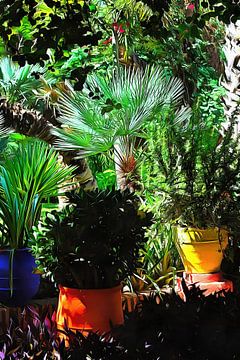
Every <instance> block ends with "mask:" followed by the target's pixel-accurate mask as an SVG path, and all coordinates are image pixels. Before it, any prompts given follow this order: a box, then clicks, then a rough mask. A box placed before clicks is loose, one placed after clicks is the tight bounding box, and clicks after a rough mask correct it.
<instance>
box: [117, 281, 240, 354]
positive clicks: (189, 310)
mask: <svg viewBox="0 0 240 360" xmlns="http://www.w3.org/2000/svg"><path fill="white" fill-rule="evenodd" d="M185 296H186V302H184V301H183V300H182V299H181V298H180V297H179V296H178V295H177V294H171V295H168V294H166V295H163V296H162V298H160V297H159V296H157V297H150V298H148V299H147V298H146V299H145V301H144V302H143V303H141V305H140V309H139V308H137V310H136V312H135V313H132V314H131V313H130V314H129V315H128V319H126V320H125V325H124V326H123V327H122V329H120V330H119V331H118V340H119V342H120V344H121V345H123V346H124V348H127V349H128V354H129V356H131V359H138V360H158V359H161V360H175V359H183V360H193V359H196V360H215V359H219V360H220V359H221V360H230V359H239V357H240V344H239V336H240V301H239V300H240V299H239V295H236V294H234V293H226V294H224V296H223V294H220V295H219V294H218V295H211V296H208V297H205V296H203V295H202V293H201V291H200V290H198V289H195V288H193V289H192V290H190V291H189V290H188V289H185Z"/></svg>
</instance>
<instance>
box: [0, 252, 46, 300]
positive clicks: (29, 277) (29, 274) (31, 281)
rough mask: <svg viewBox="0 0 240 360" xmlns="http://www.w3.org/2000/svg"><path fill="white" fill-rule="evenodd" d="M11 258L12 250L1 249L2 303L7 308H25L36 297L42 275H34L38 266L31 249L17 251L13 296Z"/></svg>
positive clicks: (15, 255)
mask: <svg viewBox="0 0 240 360" xmlns="http://www.w3.org/2000/svg"><path fill="white" fill-rule="evenodd" d="M10 258H11V250H6V249H4V250H3V249H0V303H3V304H5V305H7V306H23V305H25V304H27V302H28V301H29V300H30V299H32V297H33V296H34V295H36V293H37V291H38V289H39V285H40V275H39V274H33V270H34V269H35V268H36V267H37V265H36V262H35V259H34V257H33V256H32V254H31V253H30V252H29V249H27V248H25V249H16V250H15V251H14V256H13V261H12V269H13V287H12V288H13V292H12V296H11V287H10V271H11V260H10Z"/></svg>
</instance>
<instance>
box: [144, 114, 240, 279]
mask: <svg viewBox="0 0 240 360" xmlns="http://www.w3.org/2000/svg"><path fill="white" fill-rule="evenodd" d="M170 124H171V118H170V117H169V122H165V125H164V123H162V124H161V127H160V126H159V125H158V124H156V123H155V124H154V125H152V128H151V129H150V130H149V141H148V144H149V154H152V155H153V157H150V161H149V169H148V170H149V171H150V172H151V179H152V181H151V182H149V183H148V184H147V185H146V188H145V191H147V192H148V194H149V193H150V194H151V196H153V197H154V196H158V197H160V198H161V199H162V201H161V204H160V205H159V202H158V205H159V206H160V210H159V211H160V214H161V215H160V217H161V219H162V220H163V221H166V222H171V223H172V224H174V225H176V227H175V230H176V233H177V237H176V240H177V241H176V244H177V247H178V249H179V253H180V256H181V259H182V261H183V264H184V268H185V272H186V273H188V274H189V273H190V274H209V273H210V274H212V273H218V272H219V270H220V265H221V261H222V258H223V252H224V250H225V248H226V246H227V244H228V238H229V233H230V232H231V233H232V232H236V231H239V224H240V202H239V176H240V144H239V135H238V136H235V137H234V126H235V121H232V124H231V126H230V127H229V129H228V130H227V131H226V132H225V133H223V134H222V135H220V133H219V131H218V129H217V127H216V126H215V127H214V126H213V124H210V125H211V126H209V124H204V123H203V122H201V121H197V119H191V120H190V121H189V123H188V124H186V126H185V127H183V128H182V129H179V128H177V127H175V126H174V125H170Z"/></svg>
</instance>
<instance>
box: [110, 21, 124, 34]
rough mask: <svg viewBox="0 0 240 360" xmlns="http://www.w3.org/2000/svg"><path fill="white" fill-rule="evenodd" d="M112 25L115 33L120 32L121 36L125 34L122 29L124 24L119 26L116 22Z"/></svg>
mask: <svg viewBox="0 0 240 360" xmlns="http://www.w3.org/2000/svg"><path fill="white" fill-rule="evenodd" d="M112 25H113V30H114V31H116V32H119V33H120V34H122V33H124V32H125V30H124V29H123V27H122V24H118V23H116V22H114V23H113V24H112Z"/></svg>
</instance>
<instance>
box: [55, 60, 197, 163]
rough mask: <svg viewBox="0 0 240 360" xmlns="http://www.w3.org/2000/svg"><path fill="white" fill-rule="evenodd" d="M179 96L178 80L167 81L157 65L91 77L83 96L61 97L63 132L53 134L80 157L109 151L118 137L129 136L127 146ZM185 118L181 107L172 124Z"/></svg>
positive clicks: (181, 89)
mask: <svg viewBox="0 0 240 360" xmlns="http://www.w3.org/2000/svg"><path fill="white" fill-rule="evenodd" d="M92 94H94V96H93V95H92ZM183 95H184V86H183V83H182V81H181V80H180V79H177V78H168V77H166V75H165V73H164V71H163V70H162V69H161V68H160V67H158V66H156V67H154V66H148V67H147V68H146V69H145V70H142V69H137V70H134V71H133V70H131V69H126V68H120V69H118V70H117V71H115V72H114V73H113V75H112V78H104V77H102V76H99V75H92V76H90V77H89V79H88V81H87V84H86V86H85V89H84V91H83V92H77V91H74V90H73V89H72V90H71V92H69V93H63V94H60V100H59V108H60V111H61V116H60V118H59V121H60V122H61V123H62V125H63V128H62V129H60V130H59V129H55V130H54V132H53V133H54V135H55V136H57V137H58V138H59V140H58V141H57V144H56V146H57V147H58V148H62V149H63V150H73V149H74V150H79V151H80V152H81V153H82V154H83V156H86V155H92V154H96V153H100V152H103V151H108V150H109V149H111V148H112V147H113V145H114V144H115V143H116V142H117V141H118V139H120V138H124V137H128V142H129V141H131V139H134V138H135V137H136V136H139V135H140V132H141V128H142V126H143V125H144V124H145V123H146V121H151V120H153V119H154V117H155V116H157V114H158V113H159V112H161V110H162V109H163V107H164V106H171V107H172V108H173V109H177V108H179V106H180V105H182V101H183ZM109 104H110V105H109ZM105 109H107V110H105ZM184 109H185V110H184ZM188 116H190V110H186V108H182V109H180V110H178V112H177V113H176V122H177V123H180V122H185V121H186V119H187V118H188ZM121 142H122V140H121Z"/></svg>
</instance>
